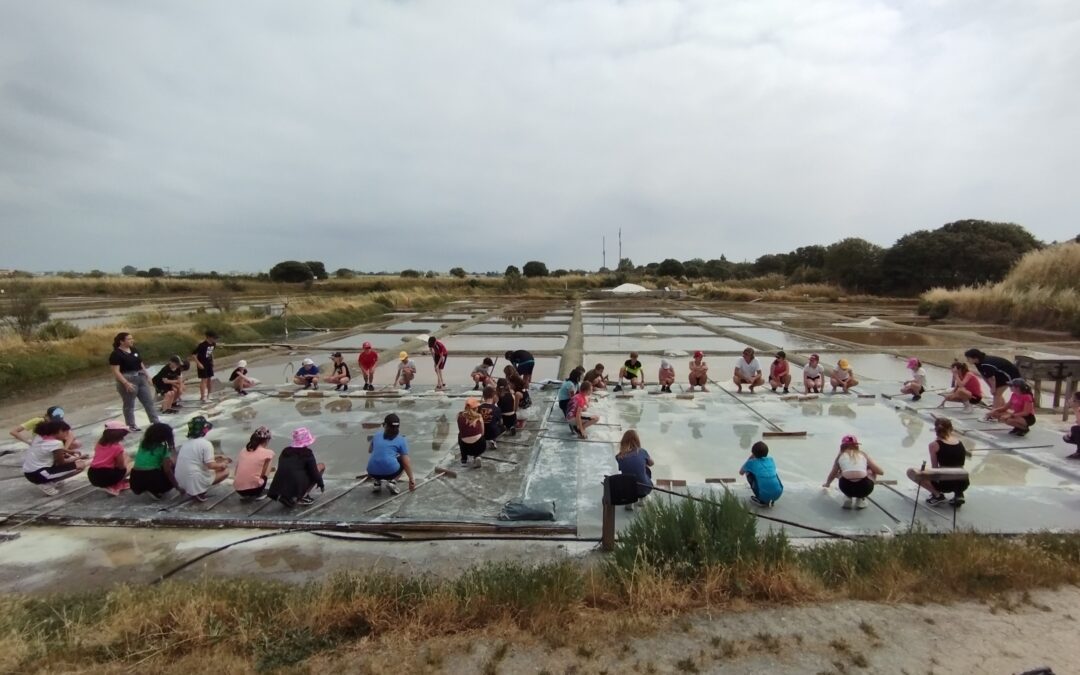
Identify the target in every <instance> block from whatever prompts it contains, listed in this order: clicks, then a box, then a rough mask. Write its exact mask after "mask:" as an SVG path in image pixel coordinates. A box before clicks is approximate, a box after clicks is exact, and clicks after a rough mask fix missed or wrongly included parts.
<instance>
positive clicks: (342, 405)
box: [326, 398, 352, 413]
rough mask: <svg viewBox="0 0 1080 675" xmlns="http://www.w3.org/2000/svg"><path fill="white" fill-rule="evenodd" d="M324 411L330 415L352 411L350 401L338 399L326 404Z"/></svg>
mask: <svg viewBox="0 0 1080 675" xmlns="http://www.w3.org/2000/svg"><path fill="white" fill-rule="evenodd" d="M326 409H327V410H329V411H330V412H332V413H346V412H349V411H351V410H352V399H348V398H339V399H337V400H336V401H331V402H330V403H327V404H326Z"/></svg>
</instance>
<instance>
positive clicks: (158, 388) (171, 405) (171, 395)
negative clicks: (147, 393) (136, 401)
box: [150, 354, 191, 414]
mask: <svg viewBox="0 0 1080 675" xmlns="http://www.w3.org/2000/svg"><path fill="white" fill-rule="evenodd" d="M189 368H191V366H190V365H189V364H188V362H187V361H184V360H183V359H182V358H180V355H179V354H173V355H172V356H170V357H169V361H168V363H166V364H165V365H164V366H162V368H161V370H159V371H157V374H156V375H154V376H153V377H152V378H150V384H152V385H154V393H156V394H157V395H158V397H159V398H160V399H161V412H162V414H174V413H178V412H180V410H179V408H180V398H181V397H182V396H183V395H184V371H185V370H188V369H189Z"/></svg>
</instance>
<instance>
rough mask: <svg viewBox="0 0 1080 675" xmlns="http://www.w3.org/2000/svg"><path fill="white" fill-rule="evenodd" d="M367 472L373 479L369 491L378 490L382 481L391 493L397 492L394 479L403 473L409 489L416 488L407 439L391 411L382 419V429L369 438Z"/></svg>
mask: <svg viewBox="0 0 1080 675" xmlns="http://www.w3.org/2000/svg"><path fill="white" fill-rule="evenodd" d="M368 453H369V454H370V455H371V457H369V458H368V463H367V474H368V478H370V479H372V481H374V482H372V484H371V490H372V492H381V491H382V485H383V481H386V489H387V490H389V491H390V494H394V495H396V494H398V493H399V492H401V490H399V489H398V486H397V479H398V478H399V477H400V476H401V474H402V473H404V474H405V475H406V476H408V477H409V491H410V492H412V491H413V490H415V489H416V479H415V478H414V477H413V471H412V463H411V462H410V461H409V442H408V441H407V440H406V439H405V437H404V436H402V435H401V420H400V419H399V418H398V416H397V415H395V414H394V413H390V414H389V415H387V416H386V417H384V418H383V429H382V431H380V432H379V433H377V434H375V435H374V436H372V437H371V444H370V445H368Z"/></svg>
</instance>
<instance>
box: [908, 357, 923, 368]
mask: <svg viewBox="0 0 1080 675" xmlns="http://www.w3.org/2000/svg"><path fill="white" fill-rule="evenodd" d="M921 365H922V363H920V362H919V359H917V358H915V357H914V356H912V357H911V358H910V359H908V360H907V367H908V368H910V369H911V370H915V369H916V368H918V367H919V366H921Z"/></svg>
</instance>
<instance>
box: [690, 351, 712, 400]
mask: <svg viewBox="0 0 1080 675" xmlns="http://www.w3.org/2000/svg"><path fill="white" fill-rule="evenodd" d="M708 381H709V364H708V363H705V352H701V351H697V352H694V358H692V359H690V391H694V387H701V391H709V390H708V389H707V388H706V387H705V383H706V382H708Z"/></svg>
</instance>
